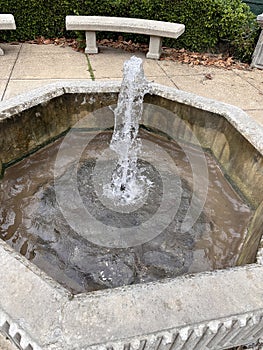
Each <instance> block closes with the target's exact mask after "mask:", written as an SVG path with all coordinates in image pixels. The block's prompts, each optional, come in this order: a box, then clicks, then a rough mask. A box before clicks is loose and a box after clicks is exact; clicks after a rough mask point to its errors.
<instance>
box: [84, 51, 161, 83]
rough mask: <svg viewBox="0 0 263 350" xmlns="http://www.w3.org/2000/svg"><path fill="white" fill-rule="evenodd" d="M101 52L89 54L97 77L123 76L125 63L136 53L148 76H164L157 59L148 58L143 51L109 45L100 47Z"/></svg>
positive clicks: (113, 77)
mask: <svg viewBox="0 0 263 350" xmlns="http://www.w3.org/2000/svg"><path fill="white" fill-rule="evenodd" d="M99 49H100V52H99V54H95V55H88V58H89V61H90V64H91V66H92V69H93V72H94V76H95V79H107V78H112V79H115V78H122V74H123V63H124V62H125V61H126V60H128V59H129V58H131V57H132V56H134V55H136V56H137V57H140V58H141V59H142V60H143V68H144V73H145V75H146V76H147V77H157V76H164V75H165V74H164V72H163V70H162V69H161V68H160V67H159V65H158V63H157V61H156V60H149V59H146V57H145V54H143V53H141V52H136V53H132V52H126V51H123V50H118V49H113V48H109V47H104V46H102V47H99Z"/></svg>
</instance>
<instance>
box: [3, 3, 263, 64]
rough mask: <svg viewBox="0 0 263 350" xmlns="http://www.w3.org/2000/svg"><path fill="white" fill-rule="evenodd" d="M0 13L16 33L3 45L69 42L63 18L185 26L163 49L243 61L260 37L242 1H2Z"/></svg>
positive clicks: (252, 16)
mask: <svg viewBox="0 0 263 350" xmlns="http://www.w3.org/2000/svg"><path fill="white" fill-rule="evenodd" d="M0 13H12V14H13V15H14V16H15V20H16V24H17V30H16V31H10V32H8V31H2V32H1V39H2V40H7V41H14V40H18V41H24V40H28V39H33V38H35V37H37V36H44V37H49V38H54V37H61V36H72V35H74V33H69V32H66V29H65V16H66V15H104V16H122V17H138V18H145V19H155V20H163V21H168V22H178V23H184V24H185V26H186V31H185V33H184V34H183V35H182V36H181V37H180V38H179V39H178V40H168V41H166V44H169V45H171V46H173V47H180V48H182V47H184V48H185V49H189V50H192V51H205V50H210V51H215V50H219V49H222V48H223V49H224V50H227V51H228V52H229V53H230V54H232V55H234V56H235V57H237V58H239V59H241V60H243V61H245V60H249V59H250V57H251V54H252V52H253V50H254V46H255V40H256V37H257V35H258V25H257V23H256V21H255V15H254V14H253V13H252V12H251V11H250V9H249V7H248V6H247V5H246V4H244V3H243V2H242V0H57V1H53V0H45V1H44V0H30V1H28V0H19V1H18V0H1V5H0Z"/></svg>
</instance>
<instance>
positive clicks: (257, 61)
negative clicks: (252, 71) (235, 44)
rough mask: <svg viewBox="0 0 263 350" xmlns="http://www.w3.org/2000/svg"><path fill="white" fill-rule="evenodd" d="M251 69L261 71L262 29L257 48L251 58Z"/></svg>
mask: <svg viewBox="0 0 263 350" xmlns="http://www.w3.org/2000/svg"><path fill="white" fill-rule="evenodd" d="M251 67H252V68H254V67H255V68H259V69H263V29H262V30H261V33H260V36H259V39H258V43H257V46H256V48H255V51H254V53H253V56H252V63H251Z"/></svg>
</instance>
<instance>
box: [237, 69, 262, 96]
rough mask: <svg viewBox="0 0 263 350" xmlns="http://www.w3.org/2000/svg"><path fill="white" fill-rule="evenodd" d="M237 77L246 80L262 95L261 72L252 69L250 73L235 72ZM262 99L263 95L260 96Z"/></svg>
mask: <svg viewBox="0 0 263 350" xmlns="http://www.w3.org/2000/svg"><path fill="white" fill-rule="evenodd" d="M235 72H236V74H237V75H238V76H240V77H241V78H242V79H244V80H246V81H247V82H248V83H250V84H251V85H252V86H254V87H255V88H256V89H258V90H260V91H261V92H262V93H263V72H262V70H260V69H256V68H255V69H253V70H251V71H235ZM262 99H263V95H262Z"/></svg>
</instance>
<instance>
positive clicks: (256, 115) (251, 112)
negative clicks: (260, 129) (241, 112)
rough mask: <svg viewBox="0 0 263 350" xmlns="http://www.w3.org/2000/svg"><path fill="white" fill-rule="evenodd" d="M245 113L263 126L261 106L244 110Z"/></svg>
mask: <svg viewBox="0 0 263 350" xmlns="http://www.w3.org/2000/svg"><path fill="white" fill-rule="evenodd" d="M246 113H247V114H248V115H249V116H250V117H252V118H253V119H254V120H256V121H257V122H258V123H259V124H261V125H262V126H263V108H262V109H258V110H246Z"/></svg>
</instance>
